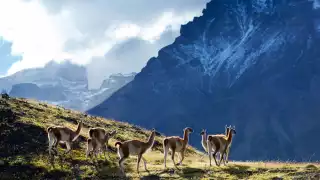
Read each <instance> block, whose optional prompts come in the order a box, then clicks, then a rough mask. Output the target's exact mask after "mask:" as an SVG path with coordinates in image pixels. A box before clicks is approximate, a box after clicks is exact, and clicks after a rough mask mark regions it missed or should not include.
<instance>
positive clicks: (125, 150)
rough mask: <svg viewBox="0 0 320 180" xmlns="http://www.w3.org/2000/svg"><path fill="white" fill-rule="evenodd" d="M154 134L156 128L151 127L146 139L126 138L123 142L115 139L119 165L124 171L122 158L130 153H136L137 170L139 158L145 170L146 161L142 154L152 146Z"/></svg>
mask: <svg viewBox="0 0 320 180" xmlns="http://www.w3.org/2000/svg"><path fill="white" fill-rule="evenodd" d="M155 135H156V130H155V129H152V131H151V134H150V136H149V138H148V141H146V142H144V141H140V140H127V141H124V142H120V141H117V142H116V143H115V146H116V147H117V148H118V156H119V158H120V159H119V166H120V169H121V171H122V173H124V168H123V163H124V160H125V159H127V158H128V157H129V156H130V155H137V156H138V159H137V172H139V164H140V160H141V159H142V160H143V162H144V168H145V170H146V171H148V169H147V161H146V159H145V158H144V157H143V154H144V153H146V152H147V151H148V150H149V149H151V148H152V146H153V143H154V139H155Z"/></svg>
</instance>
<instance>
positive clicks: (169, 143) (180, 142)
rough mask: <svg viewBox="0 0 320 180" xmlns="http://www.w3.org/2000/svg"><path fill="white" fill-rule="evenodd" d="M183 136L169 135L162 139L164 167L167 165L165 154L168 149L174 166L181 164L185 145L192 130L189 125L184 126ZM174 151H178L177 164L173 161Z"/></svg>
mask: <svg viewBox="0 0 320 180" xmlns="http://www.w3.org/2000/svg"><path fill="white" fill-rule="evenodd" d="M183 131H184V133H183V138H180V137H179V136H170V137H166V138H164V139H163V153H164V167H165V168H166V167H167V162H166V161H167V155H168V151H169V150H171V153H172V154H171V159H172V161H173V164H174V165H175V166H177V165H181V163H182V161H183V159H184V153H185V151H186V149H187V145H188V142H189V134H190V133H192V132H193V130H192V129H191V128H190V127H186V128H184V130H183ZM175 152H180V156H181V157H180V158H181V159H180V162H179V163H178V164H176V163H175V161H174V155H175Z"/></svg>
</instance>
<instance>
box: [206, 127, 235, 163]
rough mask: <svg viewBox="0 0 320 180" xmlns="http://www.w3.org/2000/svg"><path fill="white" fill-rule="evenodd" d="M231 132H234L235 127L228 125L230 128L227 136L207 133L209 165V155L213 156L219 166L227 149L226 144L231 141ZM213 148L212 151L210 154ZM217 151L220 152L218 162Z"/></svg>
mask: <svg viewBox="0 0 320 180" xmlns="http://www.w3.org/2000/svg"><path fill="white" fill-rule="evenodd" d="M233 134H236V130H235V127H230V130H229V133H228V135H227V137H224V136H221V135H209V136H208V137H207V146H208V155H209V160H210V166H211V155H212V157H213V158H214V161H215V163H216V165H217V166H220V164H221V161H222V159H223V157H224V155H225V153H226V151H227V149H228V146H229V144H230V143H231V141H232V138H233ZM213 147H214V148H213ZM213 149H214V152H213V154H212V150H213ZM217 152H220V161H219V164H218V163H217V160H216V154H217Z"/></svg>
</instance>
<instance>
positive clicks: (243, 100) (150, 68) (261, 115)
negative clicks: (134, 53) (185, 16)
mask: <svg viewBox="0 0 320 180" xmlns="http://www.w3.org/2000/svg"><path fill="white" fill-rule="evenodd" d="M317 2H319V1H317ZM316 7H317V6H316V1H312V0H211V2H209V3H208V4H207V6H206V8H205V9H204V10H203V15H202V16H200V17H195V18H194V20H193V21H191V22H189V23H187V24H185V25H182V27H181V30H180V36H179V37H177V38H176V39H175V41H174V43H172V44H171V45H168V46H166V47H164V48H162V49H161V50H160V51H159V53H158V54H159V55H158V57H153V58H151V59H150V60H149V61H148V63H147V65H146V66H145V67H144V68H143V69H142V70H141V72H140V73H138V74H137V75H136V76H135V78H134V80H133V81H131V82H130V83H128V84H127V85H125V86H124V87H123V88H121V89H120V90H118V91H117V92H115V93H114V94H113V95H112V96H111V97H110V98H108V99H107V100H106V101H104V102H103V103H101V104H100V105H98V106H96V107H95V108H93V109H91V110H89V111H88V113H90V114H93V115H99V116H104V117H106V118H114V119H118V120H122V121H128V122H130V123H133V124H137V125H140V126H143V127H146V128H156V129H159V130H160V131H162V132H164V133H166V134H168V135H182V129H183V128H185V127H186V126H189V127H192V128H194V129H195V132H198V133H193V134H191V136H190V144H192V145H194V146H196V147H198V148H199V149H202V147H201V143H200V139H201V137H200V135H199V132H200V131H201V129H203V128H206V129H207V131H208V132H209V133H210V134H211V133H212V134H215V133H223V132H224V126H225V125H226V124H232V125H235V126H236V129H237V134H236V136H235V138H234V141H233V142H232V143H233V144H232V148H231V154H230V158H231V159H237V160H278V159H281V160H288V159H290V160H296V161H299V160H319V159H320V154H318V153H319V152H320V145H319V144H316V143H310V142H317V141H318V138H317V137H318V132H319V128H320V121H319V117H320V111H319V108H320V93H319V92H320V51H319V47H320V38H319V37H320V36H319V35H320V33H319V29H320V28H319V27H320V25H319V24H320V23H319V22H320V21H319V17H320V16H319V15H320V13H319V9H316ZM318 7H319V6H318Z"/></svg>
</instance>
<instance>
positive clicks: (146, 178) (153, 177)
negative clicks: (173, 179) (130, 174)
mask: <svg viewBox="0 0 320 180" xmlns="http://www.w3.org/2000/svg"><path fill="white" fill-rule="evenodd" d="M140 179H141V180H149V179H150V180H158V179H160V176H158V175H155V174H151V175H148V176H143V177H141V178H140Z"/></svg>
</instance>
